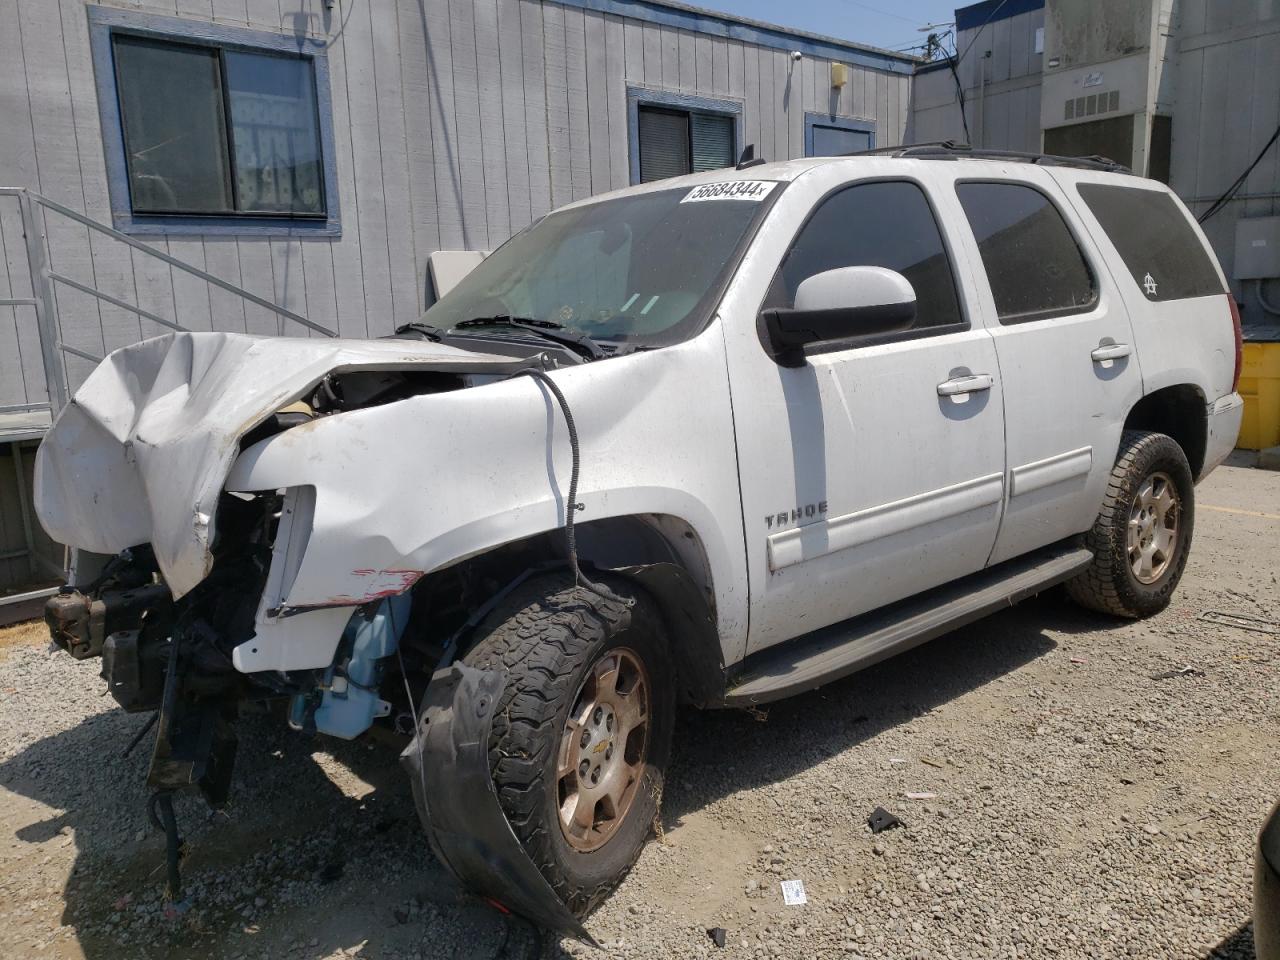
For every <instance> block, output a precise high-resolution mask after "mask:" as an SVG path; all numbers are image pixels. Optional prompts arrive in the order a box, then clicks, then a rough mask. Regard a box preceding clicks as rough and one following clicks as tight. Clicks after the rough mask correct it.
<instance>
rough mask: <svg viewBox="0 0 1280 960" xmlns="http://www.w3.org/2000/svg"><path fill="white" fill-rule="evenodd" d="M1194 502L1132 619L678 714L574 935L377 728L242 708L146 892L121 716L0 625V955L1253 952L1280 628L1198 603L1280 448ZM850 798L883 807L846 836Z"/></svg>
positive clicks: (33, 637)
mask: <svg viewBox="0 0 1280 960" xmlns="http://www.w3.org/2000/svg"><path fill="white" fill-rule="evenodd" d="M1199 499H1200V503H1201V505H1202V508H1201V510H1200V511H1199V513H1198V515H1197V518H1196V524H1197V531H1196V543H1195V547H1194V549H1193V551H1192V556H1191V560H1190V564H1189V567H1188V571H1187V575H1186V578H1185V579H1184V581H1183V586H1182V588H1181V590H1180V592H1179V594H1178V595H1177V596H1176V598H1175V601H1174V604H1173V605H1172V607H1170V609H1169V610H1167V611H1166V612H1165V613H1163V614H1161V615H1160V616H1158V617H1156V618H1154V619H1153V620H1150V621H1147V622H1145V623H1123V622H1116V621H1114V620H1109V619H1106V618H1103V617H1098V616H1094V615H1091V614H1086V613H1084V612H1082V611H1080V610H1078V609H1076V608H1074V607H1072V606H1070V605H1069V604H1067V603H1066V602H1065V601H1064V600H1062V599H1060V598H1059V597H1058V596H1057V595H1056V594H1055V595H1047V596H1042V597H1039V598H1036V599H1034V600H1031V601H1028V602H1026V603H1024V604H1022V605H1020V606H1018V607H1016V608H1014V609H1012V610H1008V611H1005V612H1003V613H1001V614H999V615H997V616H994V617H992V618H990V619H988V620H986V621H983V622H981V623H978V624H975V625H973V626H971V627H968V628H966V629H964V630H961V631H958V632H956V633H954V634H951V635H950V636H947V637H944V638H942V639H940V640H937V641H934V642H933V643H931V644H927V645H926V646H924V647H921V648H919V649H917V650H915V651H912V652H910V653H908V654H905V655H903V656H901V657H898V658H897V659H895V660H892V661H890V662H887V663H884V664H881V665H879V666H877V667H875V668H873V669H871V670H868V671H866V672H864V673H862V674H860V675H858V676H855V677H853V678H850V679H849V680H847V681H844V682H841V683H837V684H834V685H832V686H830V687H827V688H825V689H823V690H820V691H817V692H815V693H812V694H809V695H806V696H802V697H797V698H795V699H793V700H790V701H787V702H785V703H781V704H777V705H775V706H774V707H773V708H772V709H771V710H770V711H769V712H768V713H767V715H755V716H753V715H749V714H746V713H740V712H735V713H728V712H715V713H704V714H699V713H692V712H691V713H688V714H686V715H683V716H682V717H681V719H680V722H679V724H678V727H677V732H676V749H677V756H676V759H675V761H674V764H673V768H672V770H671V771H670V776H669V780H668V786H667V790H666V795H665V798H664V809H663V823H664V837H663V839H662V840H661V842H655V843H651V844H650V845H649V846H648V847H647V848H646V850H645V852H644V854H643V856H642V857H641V859H640V862H639V864H638V865H637V867H636V869H635V870H634V871H633V873H632V874H631V876H630V877H629V878H628V880H627V881H626V882H625V883H624V884H623V885H622V887H621V888H620V889H619V891H618V892H617V894H616V895H615V896H614V897H613V898H612V899H611V900H610V901H609V902H608V903H607V904H605V906H604V907H603V908H601V909H600V910H599V911H598V912H597V913H596V914H595V915H594V916H593V917H591V919H590V921H589V927H590V928H591V930H592V931H593V933H594V934H595V936H596V937H597V938H599V940H600V941H601V942H602V943H603V944H604V945H605V949H604V950H602V951H595V950H592V949H591V948H588V947H585V946H583V945H581V944H577V943H574V942H571V941H555V940H554V939H553V938H551V937H547V938H546V942H545V943H542V944H541V945H539V942H538V939H537V937H536V935H535V934H533V933H532V932H531V931H530V930H529V929H528V928H527V927H525V926H524V925H523V924H521V923H519V922H516V921H509V920H507V919H505V918H503V917H502V916H501V915H499V914H497V913H495V912H494V911H492V910H491V909H489V908H488V907H485V906H483V905H479V904H477V903H475V902H473V901H470V900H468V899H467V898H466V897H464V896H462V895H461V894H460V892H459V890H458V888H457V887H456V885H455V884H454V883H453V882H452V880H450V879H449V877H448V876H447V874H446V873H445V872H444V871H443V870H442V869H441V868H440V867H439V865H438V864H436V863H435V862H434V861H433V860H432V857H431V854H430V853H429V851H428V849H427V846H426V843H425V840H424V839H423V837H422V834H421V831H420V830H419V828H418V825H417V823H416V820H415V815H414V812H413V806H412V802H411V799H410V795H409V791H408V789H407V786H406V784H405V782H404V780H403V778H402V776H401V773H400V770H399V768H398V766H397V764H396V749H395V746H394V745H391V744H387V743H381V742H373V743H355V744H346V743H339V742H335V741H329V740H324V739H319V740H314V741H310V742H308V741H306V740H304V739H303V738H302V737H301V736H298V735H296V734H291V733H289V732H288V731H287V730H284V729H282V725H281V724H279V723H278V722H276V721H274V720H273V719H272V718H270V717H266V716H262V717H254V718H250V719H248V720H247V721H246V722H245V723H244V724H243V725H242V729H241V745H240V757H239V761H238V765H237V771H236V783H235V788H234V792H233V802H232V804H231V806H230V808H229V809H228V810H226V811H225V812H223V813H220V814H217V815H215V816H213V817H210V816H209V815H208V814H207V813H206V812H205V811H204V808H203V807H202V806H201V805H200V804H199V803H197V802H196V801H195V800H183V801H181V802H180V803H179V804H178V814H179V818H180V822H181V823H182V824H183V829H184V832H185V834H186V837H187V839H188V841H189V844H190V849H191V854H190V857H189V859H188V862H187V866H186V878H187V881H188V885H189V893H190V899H191V906H190V908H189V909H188V910H186V911H185V912H183V913H180V914H179V913H175V912H173V911H172V910H166V908H165V905H164V904H163V902H162V899H161V888H162V885H163V877H162V873H163V870H162V868H161V866H160V865H161V864H162V863H163V843H162V840H161V838H160V837H159V835H158V834H156V833H154V832H153V831H151V830H150V829H149V828H148V827H147V825H146V818H145V813H144V802H145V799H146V796H145V791H144V788H143V778H144V775H145V769H146V764H147V757H146V754H147V750H146V748H145V747H144V748H141V749H139V750H138V751H137V752H136V753H135V754H134V755H132V756H131V757H129V758H127V759H121V756H120V752H121V750H122V749H123V747H124V745H125V744H126V743H127V742H128V740H129V739H130V737H131V736H132V734H133V733H135V732H136V731H137V730H138V729H139V728H140V726H141V724H142V722H143V718H142V717H138V716H127V715H125V714H123V713H121V712H120V711H118V710H116V709H113V703H112V701H111V700H110V699H109V698H107V697H105V696H103V685H102V682H101V681H100V680H99V679H98V677H97V670H98V666H97V664H96V663H95V662H86V663H76V662H74V661H72V660H71V659H70V658H68V657H66V656H65V655H62V654H54V655H50V654H48V653H46V652H45V650H44V640H43V633H42V629H40V628H38V627H36V626H34V625H33V626H30V627H19V628H16V629H10V630H8V631H3V632H0V838H3V839H0V956H2V957H5V958H8V957H57V958H77V960H78V958H132V957H139V958H142V957H147V958H151V957H181V958H187V957H190V958H196V957H211V956H213V957H233V958H242V957H243V958H255V960H256V958H259V957H261V958H277V957H287V958H302V960H320V958H336V957H342V956H352V957H354V956H358V957H364V958H380V960H395V958H413V957H456V958H477V960H489V958H494V960H497V958H501V957H510V958H521V957H529V958H532V957H538V956H542V957H565V956H572V957H584V958H590V957H598V956H609V957H636V958H641V957H652V958H659V957H662V958H665V957H699V956H707V957H725V958H746V957H753V958H754V957H774V956H776V957H788V958H797V960H799V958H812V957H845V958H859V957H862V958H879V957H892V958H941V957H983V958H987V957H1010V958H1016V957H1129V956H1136V957H1205V956H1215V957H1223V958H1227V957H1230V958H1246V957H1251V956H1252V955H1253V951H1252V946H1251V937H1250V933H1249V929H1248V917H1249V909H1250V907H1249V884H1250V877H1251V874H1252V868H1253V852H1252V850H1253V840H1254V836H1255V834H1256V831H1257V828H1258V826H1259V825H1260V823H1261V820H1262V818H1263V816H1264V815H1265V813H1266V811H1267V809H1268V808H1269V806H1270V804H1271V803H1272V802H1273V801H1274V800H1275V799H1276V798H1277V796H1280V750H1277V744H1278V743H1280V684H1278V683H1277V672H1278V668H1280V655H1278V652H1277V648H1278V645H1280V638H1277V637H1276V636H1272V635H1268V634H1264V633H1252V632H1246V631H1243V630H1239V629H1235V628H1230V627H1224V626H1220V625H1217V624H1212V623H1208V622H1205V621H1203V620H1201V619H1199V616H1200V615H1201V614H1202V613H1204V612H1205V611H1210V610H1215V611H1228V612H1238V613H1245V614H1249V615H1251V616H1255V617H1263V618H1269V619H1271V620H1280V589H1278V588H1277V582H1276V577H1277V572H1278V568H1280V474H1275V473H1265V472H1262V471H1258V470H1253V469H1250V468H1248V467H1247V466H1244V465H1243V463H1242V462H1239V461H1238V462H1237V465H1233V466H1227V467H1224V468H1222V469H1220V470H1219V471H1218V472H1217V473H1215V474H1214V476H1213V477H1211V478H1210V480H1209V481H1207V482H1206V483H1205V484H1204V485H1203V486H1202V487H1201V490H1200V497H1199ZM1184 667H1191V668H1192V671H1189V672H1186V673H1184V674H1180V675H1177V676H1173V677H1166V678H1164V679H1153V677H1154V675H1156V674H1162V673H1165V672H1166V671H1171V670H1181V669H1182V668H1184ZM913 795H915V798H913ZM922 795H923V796H922ZM876 806H884V807H885V808H887V809H888V810H890V811H892V812H894V813H895V814H897V815H898V816H899V817H900V818H901V819H902V820H903V823H904V825H903V826H902V827H901V828H898V829H892V830H888V831H885V832H883V833H881V834H878V835H873V834H872V833H871V832H870V831H869V830H868V828H867V825H866V817H867V814H868V813H869V812H870V811H871V810H872V808H874V807H876ZM791 879H798V880H801V881H803V883H804V886H805V891H806V893H807V897H808V902H807V904H805V905H803V906H785V905H784V904H783V900H782V894H781V889H780V881H782V880H791ZM713 927H723V928H725V929H726V931H727V944H726V947H725V948H724V949H717V948H716V946H715V945H714V944H713V943H712V941H711V939H710V938H709V937H708V935H707V932H706V931H707V929H708V928H713Z"/></svg>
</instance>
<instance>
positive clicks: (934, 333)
mask: <svg viewBox="0 0 1280 960" xmlns="http://www.w3.org/2000/svg"><path fill="white" fill-rule="evenodd" d="M877 183H909V184H911V185H912V186H913V187H915V188H916V189H918V190H919V191H920V193H921V194H922V195H923V196H924V201H925V204H926V206H927V207H928V208H929V215H930V216H931V217H933V223H934V226H935V227H937V228H938V239H939V240H941V241H942V252H943V254H944V255H945V256H946V258H947V269H948V271H949V272H950V274H951V286H952V289H953V291H954V292H955V296H956V309H957V311H958V312H959V314H960V320H959V322H958V323H945V324H936V325H934V326H930V327H914V328H912V329H910V330H903V331H901V332H899V333H880V334H867V335H865V336H859V337H843V338H841V339H839V340H829V341H827V342H825V343H811V344H807V345H806V346H805V348H804V353H805V356H806V357H812V356H821V355H822V354H826V353H843V352H846V351H850V350H861V349H864V348H867V347H878V346H882V345H884V344H889V343H902V342H905V341H908V340H928V339H932V338H934V337H941V336H946V335H948V334H952V333H964V332H966V331H969V330H971V329H973V319H972V317H971V316H970V315H969V303H968V300H967V299H966V297H965V295H964V294H965V289H964V286H963V284H962V282H961V279H960V274H959V273H958V272H957V271H956V250H955V243H954V241H953V239H952V237H951V234H950V232H949V231H948V230H947V228H946V226H945V221H944V220H943V219H942V218H941V217H940V216H938V206H937V204H936V203H934V199H933V195H932V194H931V193H930V191H929V188H928V187H927V186H925V184H924V183H922V182H921V181H919V180H917V179H916V178H915V177H903V176H888V177H867V178H866V179H862V180H852V181H846V182H844V183H841V184H838V185H836V186H834V187H832V188H831V189H830V190H828V191H827V192H826V193H824V194H823V195H822V196H821V197H819V198H818V200H817V201H816V202H815V203H814V204H813V207H812V208H811V209H810V210H809V213H808V214H807V215H806V216H805V218H804V220H803V221H802V222H801V223H800V225H799V226H798V227H797V228H796V231H795V233H793V234H792V235H791V238H790V239H789V240H788V241H787V249H786V250H785V251H784V252H783V254H782V257H781V259H780V260H779V261H778V266H777V267H776V268H775V269H774V272H773V276H772V277H771V278H770V280H769V286H768V289H767V291H766V293H765V300H764V302H762V303H761V305H760V309H759V310H758V311H757V313H756V338H757V339H758V340H759V341H760V347H761V349H762V350H764V351H765V353H766V354H768V355H769V356H771V357H772V356H773V352H772V349H771V348H770V345H769V335H768V331H767V330H766V329H765V319H764V314H765V311H766V310H768V309H770V305H769V303H768V298H769V295H770V294H771V293H772V292H773V287H774V284H775V283H777V281H778V275H779V274H780V273H781V272H782V265H783V263H785V262H786V259H787V257H788V255H790V253H791V251H792V249H794V247H795V243H796V240H797V239H798V238H799V237H800V235H801V234H802V233H803V232H804V230H805V228H806V227H808V226H809V223H810V221H811V220H813V218H814V217H815V216H816V215H817V213H818V211H819V210H821V209H822V208H823V206H824V205H825V204H826V203H827V202H828V201H829V200H831V199H832V198H833V197H835V196H836V195H837V194H840V193H843V192H844V191H846V190H852V189H855V188H856V187H862V186H868V185H871V184H877ZM773 359H774V362H775V363H776V362H777V358H776V357H774V358H773ZM778 365H779V366H782V364H778Z"/></svg>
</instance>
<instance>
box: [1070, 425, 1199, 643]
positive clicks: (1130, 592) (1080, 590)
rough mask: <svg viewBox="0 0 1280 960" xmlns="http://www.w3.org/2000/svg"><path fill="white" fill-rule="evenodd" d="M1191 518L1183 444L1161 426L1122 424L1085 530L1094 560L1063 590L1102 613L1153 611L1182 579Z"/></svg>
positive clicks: (1132, 614) (1192, 501) (1192, 488)
mask: <svg viewBox="0 0 1280 960" xmlns="http://www.w3.org/2000/svg"><path fill="white" fill-rule="evenodd" d="M1194 522H1195V484H1194V481H1193V479H1192V476H1191V467H1190V466H1189V465H1188V463H1187V458H1186V455H1185V454H1184V453H1183V452H1182V448H1181V447H1180V446H1178V444H1177V442H1176V441H1174V440H1173V439H1172V438H1171V437H1168V436H1166V435H1165V434H1163V433H1147V432H1144V431H1136V430H1126V431H1125V432H1124V434H1123V435H1122V438H1121V441H1120V453H1119V456H1118V457H1117V458H1116V464H1115V466H1114V467H1113V468H1112V471H1111V480H1110V483H1109V484H1108V486H1107V494H1106V498H1105V499H1104V500H1103V504H1102V510H1101V512H1100V513H1099V514H1098V519H1097V520H1096V521H1095V522H1094V525H1093V529H1092V530H1090V531H1089V532H1088V533H1087V534H1086V535H1085V544H1086V546H1088V547H1089V548H1090V549H1091V550H1092V551H1093V564H1092V565H1091V566H1090V567H1089V569H1087V570H1086V571H1085V572H1084V573H1082V574H1080V575H1079V576H1077V577H1076V578H1075V579H1073V580H1071V581H1069V582H1068V583H1067V592H1068V594H1070V596H1071V598H1072V599H1073V600H1075V601H1076V602H1077V603H1079V604H1081V605H1082V606H1085V607H1088V608H1089V609H1091V610H1097V611H1099V612H1101V613H1111V614H1115V615H1116V616H1122V617H1149V616H1151V615H1152V614H1155V613H1159V612H1160V611H1161V610H1163V609H1164V608H1165V607H1167V606H1168V605H1169V601H1170V600H1171V599H1172V597H1173V591H1174V590H1175V589H1177V586H1178V581H1179V580H1181V579H1182V571H1183V569H1184V568H1185V567H1186V563H1187V554H1188V552H1189V551H1190V549H1191V532H1192V527H1193V525H1194Z"/></svg>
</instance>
